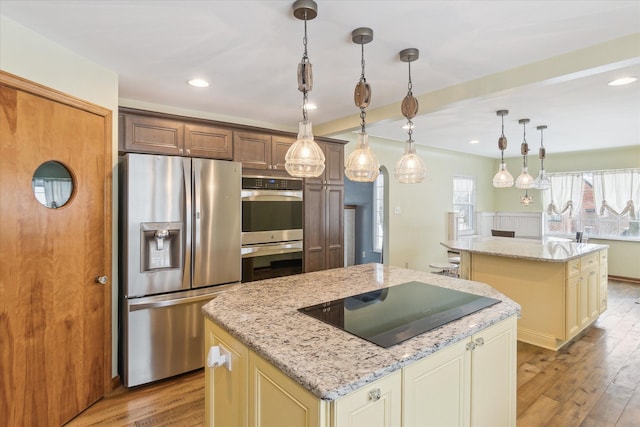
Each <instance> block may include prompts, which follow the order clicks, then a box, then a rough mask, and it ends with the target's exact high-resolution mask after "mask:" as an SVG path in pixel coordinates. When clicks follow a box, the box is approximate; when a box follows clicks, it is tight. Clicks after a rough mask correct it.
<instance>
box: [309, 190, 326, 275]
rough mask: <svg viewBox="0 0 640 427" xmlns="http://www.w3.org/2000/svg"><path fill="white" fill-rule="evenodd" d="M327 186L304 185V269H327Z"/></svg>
mask: <svg viewBox="0 0 640 427" xmlns="http://www.w3.org/2000/svg"><path fill="white" fill-rule="evenodd" d="M325 197H326V187H325V186H322V185H305V186H304V271H305V272H307V273H308V272H311V271H319V270H324V269H325V259H326V249H325V244H326V243H325V224H326V221H325Z"/></svg>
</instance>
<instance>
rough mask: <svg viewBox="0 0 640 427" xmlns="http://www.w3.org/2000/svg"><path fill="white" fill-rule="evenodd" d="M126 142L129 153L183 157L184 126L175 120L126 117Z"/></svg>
mask: <svg viewBox="0 0 640 427" xmlns="http://www.w3.org/2000/svg"><path fill="white" fill-rule="evenodd" d="M123 121H124V141H122V140H121V143H122V145H123V146H121V147H120V148H121V149H122V150H123V151H127V152H139V153H159V154H171V155H182V154H183V152H182V149H183V147H184V124H183V123H180V122H178V121H175V120H169V119H161V118H156V117H144V116H133V115H125V116H124V120H123Z"/></svg>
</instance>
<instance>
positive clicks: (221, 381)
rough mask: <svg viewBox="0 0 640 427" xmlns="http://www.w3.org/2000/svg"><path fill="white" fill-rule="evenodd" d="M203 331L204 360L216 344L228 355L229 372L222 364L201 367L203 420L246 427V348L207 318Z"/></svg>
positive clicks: (214, 424)
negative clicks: (202, 378)
mask: <svg viewBox="0 0 640 427" xmlns="http://www.w3.org/2000/svg"><path fill="white" fill-rule="evenodd" d="M205 334H206V335H205V337H206V338H205V346H204V347H205V348H204V351H205V355H204V359H205V360H207V353H208V352H209V348H210V347H212V346H220V347H221V348H222V349H223V350H225V351H227V352H229V353H230V354H231V370H230V371H229V370H228V369H227V368H226V367H225V366H218V367H216V368H209V367H207V366H205V368H204V379H205V384H206V386H205V423H206V425H207V426H210V427H227V426H239V427H243V426H247V425H248V424H247V423H248V406H247V402H248V387H247V381H248V378H247V372H248V359H249V351H248V349H247V347H246V346H244V344H242V343H240V342H239V341H237V340H236V339H235V338H233V337H232V336H231V335H229V334H228V333H226V332H225V331H223V330H222V329H220V328H218V327H217V326H216V325H215V324H214V323H213V322H211V321H210V320H208V319H206V320H205Z"/></svg>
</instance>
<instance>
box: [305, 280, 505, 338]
mask: <svg viewBox="0 0 640 427" xmlns="http://www.w3.org/2000/svg"><path fill="white" fill-rule="evenodd" d="M499 302H500V301H499V300H497V299H494V298H489V297H483V296H480V295H475V294H470V293H468V292H462V291H457V290H455V289H448V288H442V287H440V286H434V285H429V284H426V283H421V282H407V283H402V284H400V285H396V286H390V287H388V288H384V289H378V290H375V291H371V292H365V293H362V294H358V295H352V296H350V297H347V298H340V299H337V300H334V301H328V302H324V303H320V304H316V305H312V306H309V307H304V308H300V309H298V311H300V312H301V313H304V314H307V315H309V316H311V317H314V318H316V319H318V320H321V321H323V322H325V323H328V324H330V325H332V326H335V327H337V328H340V329H342V330H343V331H346V332H349V333H350V334H353V335H355V336H357V337H360V338H363V339H365V340H367V341H370V342H372V343H374V344H377V345H379V346H381V347H384V348H388V347H391V346H393V345H396V344H399V343H401V342H403V341H405V340H408V339H409V338H413V337H415V336H416V335H420V334H422V333H424V332H427V331H430V330H432V329H435V328H437V327H439V326H442V325H445V324H447V323H449V322H453V321H454V320H458V319H460V318H462V317H464V316H467V315H469V314H471V313H475V312H476V311H479V310H482V309H484V308H486V307H489V306H492V305H494V304H498V303H499Z"/></svg>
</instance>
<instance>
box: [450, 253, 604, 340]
mask: <svg viewBox="0 0 640 427" xmlns="http://www.w3.org/2000/svg"><path fill="white" fill-rule="evenodd" d="M460 260H461V261H460V264H461V265H460V271H461V274H462V275H463V276H462V277H464V278H467V279H470V280H475V281H477V282H484V283H488V284H489V285H491V286H492V287H493V288H495V289H497V290H498V291H500V292H501V293H503V294H505V295H506V296H508V297H509V298H511V299H512V300H514V301H515V302H517V303H518V304H520V306H521V307H522V314H521V317H520V319H519V320H518V339H519V340H520V341H523V342H527V343H530V344H533V345H537V346H540V347H544V348H548V349H551V350H554V351H555V350H558V349H559V348H560V347H562V346H563V345H565V344H566V343H567V342H568V341H569V340H571V339H572V338H573V337H575V336H576V335H577V334H578V333H580V332H581V331H582V330H584V329H585V328H586V327H588V326H589V325H591V324H592V323H593V322H594V321H595V320H596V319H597V318H598V316H599V315H600V313H602V312H603V311H604V310H605V309H606V304H607V302H606V299H607V294H606V282H605V283H603V280H602V274H603V270H606V250H605V249H603V250H600V251H595V252H592V253H589V254H586V255H583V256H581V257H578V258H573V259H570V260H567V261H564V262H551V261H546V260H536V259H528V258H517V257H506V256H499V255H491V254H486V253H477V252H467V251H461V256H460Z"/></svg>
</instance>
